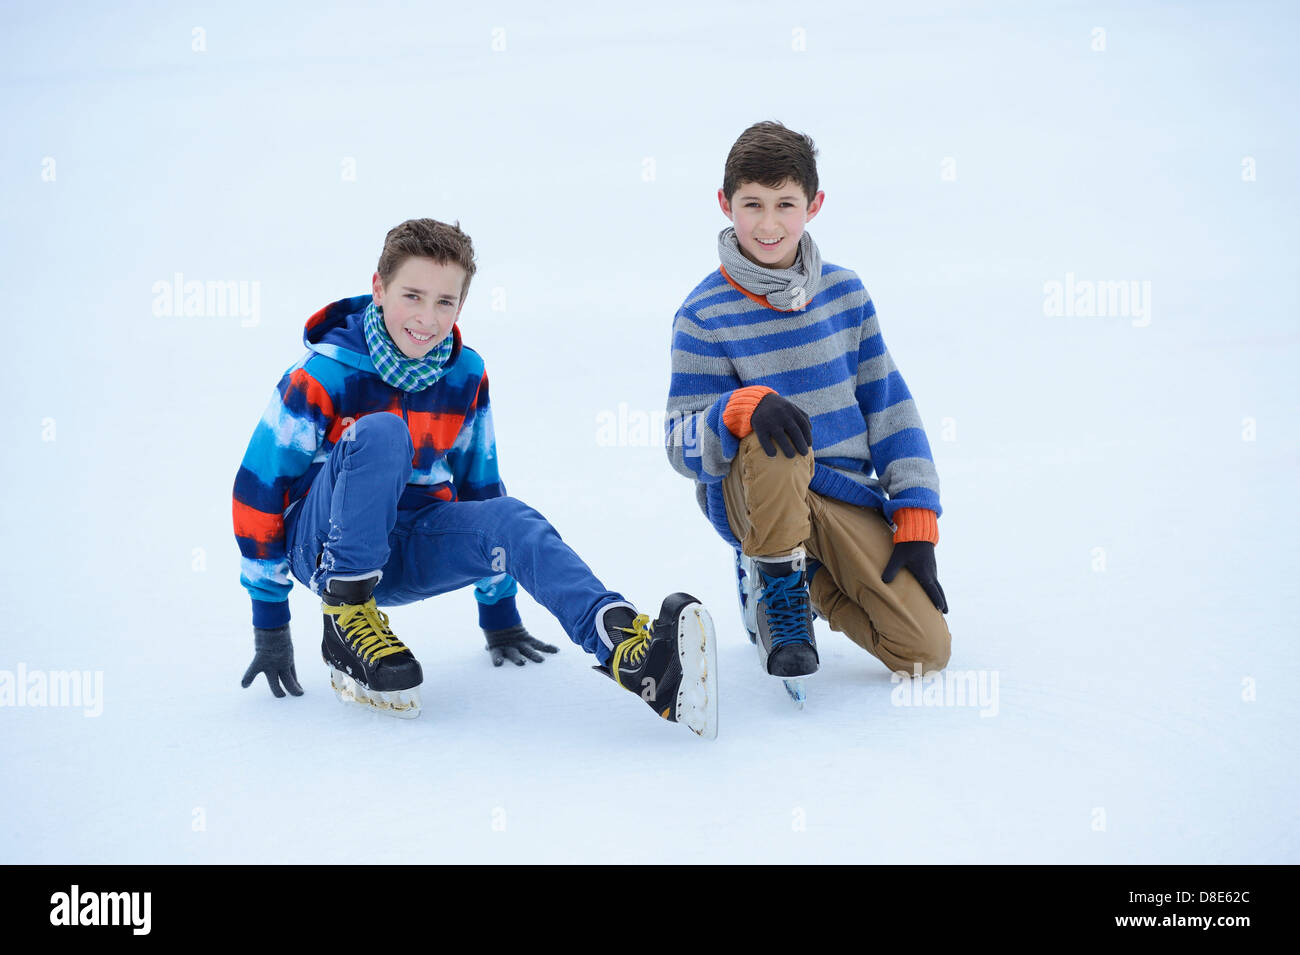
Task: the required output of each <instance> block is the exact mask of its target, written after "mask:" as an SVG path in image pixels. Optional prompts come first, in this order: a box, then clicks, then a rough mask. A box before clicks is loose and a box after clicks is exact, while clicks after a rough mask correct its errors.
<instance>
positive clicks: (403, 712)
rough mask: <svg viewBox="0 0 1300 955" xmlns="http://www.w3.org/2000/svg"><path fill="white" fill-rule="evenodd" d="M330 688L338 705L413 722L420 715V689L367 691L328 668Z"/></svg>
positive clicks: (340, 673) (344, 674)
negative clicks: (345, 704)
mask: <svg viewBox="0 0 1300 955" xmlns="http://www.w3.org/2000/svg"><path fill="white" fill-rule="evenodd" d="M329 671H330V686H331V687H333V689H334V695H335V696H337V697H338V698H339V702H340V703H349V704H351V705H353V706H360V707H362V708H364V709H367V710H370V711H371V712H374V713H383V714H384V715H385V716H395V717H397V718H398V719H401V720H413V719H415V718H416V717H417V716H419V715H420V688H419V687H418V686H415V687H412V688H411V689H409V690H384V691H377V690H368V689H366V688H365V687H364V686H362V685H361V684H360V683H358V682H357V681H356V680H354V679H352V677H350V676H348V675H347V674H346V673H344V672H342V671H341V670H336V669H334V667H330V668H329Z"/></svg>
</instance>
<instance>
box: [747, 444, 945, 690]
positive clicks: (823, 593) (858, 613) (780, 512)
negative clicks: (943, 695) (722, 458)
mask: <svg viewBox="0 0 1300 955" xmlns="http://www.w3.org/2000/svg"><path fill="white" fill-rule="evenodd" d="M812 475H813V456H812V455H811V454H804V455H800V456H798V457H794V458H787V457H786V456H785V454H784V453H782V452H781V451H779V450H778V451H777V453H776V456H775V457H768V456H767V452H765V451H764V450H763V447H762V445H760V444H759V443H758V438H757V437H755V436H754V435H753V434H750V435H749V436H747V437H746V438H744V439H743V440H742V441H741V442H740V450H739V451H738V452H737V453H736V458H735V460H734V461H732V464H731V470H730V472H728V474H727V476H726V478H724V479H723V482H722V494H723V499H724V500H725V501H726V504H727V520H728V523H730V525H731V532H732V533H733V534H735V535H736V539H737V540H739V541H740V543H741V549H742V550H743V551H744V553H745V554H746V556H749V557H776V556H780V555H782V554H788V553H790V552H791V551H792V550H794V549H795V548H796V547H803V548H804V549H805V550H806V551H807V552H808V554H809V556H810V557H815V558H816V559H817V560H818V561H820V562H821V564H822V567H821V569H820V570H818V571H817V573H816V574H815V575H814V576H813V579H812V582H811V584H810V586H809V596H810V597H811V599H812V606H813V609H814V610H815V611H817V613H818V614H819V615H820V616H821V617H823V618H825V619H826V620H827V621H829V623H830V625H831V629H832V630H835V631H838V632H839V633H842V634H844V635H845V636H847V637H848V638H849V639H850V640H852V641H853V642H854V643H856V644H857V645H858V646H860V647H862V649H864V650H866V651H867V652H868V653H870V654H872V655H873V656H875V657H876V658H877V659H879V660H880V662H881V663H883V664H885V666H887V667H888V668H889V669H890V670H903V671H905V672H906V673H908V674H909V675H910V674H912V673H913V664H916V663H919V664H920V665H921V672H922V673H929V672H930V671H932V670H941V669H943V668H944V667H945V666H946V665H947V664H948V657H949V656H950V655H951V652H952V635H951V634H950V633H949V632H948V624H947V622H946V621H945V620H944V619H943V614H942V613H940V612H939V611H938V610H937V609H936V608H935V606H934V604H932V603H931V602H930V598H929V597H927V596H926V595H925V591H923V590H922V589H921V585H920V584H919V583H917V582H916V578H915V577H913V576H912V573H911V571H907V570H903V571H899V573H898V576H897V577H895V578H894V580H893V583H889V584H885V583H882V582H881V580H880V575H881V573H882V572H883V571H884V569H885V564H886V563H887V562H888V561H889V555H890V553H891V552H892V551H893V548H894V535H893V532H892V531H891V530H890V528H889V524H888V523H887V522H886V521H885V518H884V516H883V515H881V514H880V512H879V511H876V510H874V509H871V508H865V507H858V506H856V505H853V504H846V503H844V502H843V501H837V500H835V499H834V498H830V497H825V496H823V495H821V494H818V493H816V492H815V491H810V490H809V489H808V484H809V482H810V481H811V480H812Z"/></svg>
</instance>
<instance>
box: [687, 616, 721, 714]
mask: <svg viewBox="0 0 1300 955" xmlns="http://www.w3.org/2000/svg"><path fill="white" fill-rule="evenodd" d="M677 634H678V640H677V657H678V662H680V664H681V667H682V682H681V685H680V686H679V687H678V689H677V722H678V723H684V724H685V725H686V727H687V728H688V729H689V730H690V731H691V732H692V733H694V734H695V735H697V736H702V737H704V738H705V739H717V738H718V648H717V642H716V640H715V638H714V632H713V618H712V617H710V616H709V612H708V611H707V610H705V609H704V605H703V604H699V603H693V604H688V605H687V606H686V607H684V608H683V609H682V612H681V615H680V616H679V617H678V618H677Z"/></svg>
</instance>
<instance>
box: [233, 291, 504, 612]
mask: <svg viewBox="0 0 1300 955" xmlns="http://www.w3.org/2000/svg"><path fill="white" fill-rule="evenodd" d="M370 298H371V297H370V295H369V294H366V295H358V296H355V297H353V298H345V299H341V300H340V301H337V302H334V303H332V304H330V305H326V306H325V307H324V308H322V309H321V310H320V311H318V312H317V313H316V314H315V315H313V316H312V317H311V318H309V319H308V320H307V326H306V328H305V329H304V331H303V342H304V344H306V346H307V348H308V349H309V351H308V352H307V354H305V355H304V356H303V357H302V358H301V359H300V360H299V361H298V362H297V363H296V364H294V365H293V367H291V368H290V369H289V370H288V371H286V372H285V373H284V376H283V377H282V378H281V379H280V382H279V384H278V385H276V389H275V394H274V395H272V396H271V401H270V403H269V404H268V405H267V408H266V411H265V412H263V414H262V420H261V421H260V422H259V423H258V425H257V428H256V429H255V430H254V432H253V437H252V440H250V441H249V443H248V450H247V451H246V452H245V453H244V460H243V462H242V463H241V464H240V466H239V471H238V473H237V474H236V475H235V487H234V524H235V538H236V540H237V541H238V543H239V550H240V553H241V554H242V560H241V563H240V582H241V583H242V584H243V585H244V587H245V588H246V589H247V591H248V594H249V596H250V597H251V598H252V601H253V625H254V626H256V627H277V626H280V625H282V624H284V623H288V621H289V604H288V600H289V591H290V590H291V589H292V587H293V580H292V578H291V576H290V572H289V561H288V555H287V549H286V545H285V524H284V519H285V517H286V516H287V515H288V513H289V512H290V511H291V510H292V509H293V507H294V506H295V505H297V504H298V502H299V501H301V500H302V499H303V498H304V497H306V495H307V492H308V491H309V490H310V489H311V485H312V481H313V480H314V479H315V477H316V474H317V472H319V471H320V469H321V468H322V467H323V466H324V464H325V462H326V460H327V459H328V458H329V454H330V450H331V449H332V448H333V447H334V445H335V444H337V443H338V441H339V438H340V436H341V435H342V434H343V431H344V430H345V429H346V428H347V427H348V425H350V424H351V423H352V422H354V421H356V420H357V419H358V418H361V417H364V416H365V415H369V414H379V413H384V412H386V413H389V414H395V415H400V416H401V417H402V418H403V420H405V421H406V423H407V425H408V427H409V428H410V431H411V441H412V443H413V444H414V446H415V456H414V458H413V459H412V461H411V468H412V473H411V476H410V478H409V480H408V483H407V486H406V490H405V491H404V492H403V493H402V496H401V498H400V500H399V501H398V505H397V506H398V510H399V511H404V510H414V509H418V508H421V507H423V506H425V505H427V504H430V503H432V502H434V501H458V500H459V501H478V500H485V499H488V498H494V497H500V496H502V495H504V494H505V487H504V485H503V484H502V482H501V478H500V476H499V475H498V474H497V453H496V441H495V438H494V435H493V430H492V412H491V406H490V404H489V402H488V379H487V374H486V372H485V370H484V367H483V359H482V358H481V357H479V355H478V353H477V352H475V351H474V349H472V348H467V347H464V346H463V345H462V344H461V337H460V329H459V327H457V326H455V325H453V326H452V336H453V346H452V352H451V356H450V357H449V358H448V359H447V364H448V366H449V367H448V370H447V372H446V373H445V374H444V375H443V377H442V378H441V379H440V380H439V381H438V382H437V384H435V385H433V386H432V387H430V388H427V389H425V390H424V391H419V392H414V393H407V392H405V391H401V390H399V389H397V388H394V387H392V386H391V385H389V384H387V383H386V382H385V381H384V380H383V379H382V378H380V377H379V373H378V372H377V371H376V370H375V366H374V363H373V362H372V361H371V360H370V351H369V348H368V347H367V346H366V338H365V331H364V328H363V326H362V316H363V315H364V313H365V309H366V304H367V303H368V302H369V301H370ZM504 580H505V582H508V584H507V586H509V588H510V591H509V592H510V593H513V583H514V582H513V581H512V580H510V579H509V578H505V579H504ZM502 596H504V591H503V593H502ZM481 602H482V601H481ZM511 606H512V607H513V600H511ZM502 609H504V608H502Z"/></svg>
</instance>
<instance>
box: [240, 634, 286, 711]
mask: <svg viewBox="0 0 1300 955" xmlns="http://www.w3.org/2000/svg"><path fill="white" fill-rule="evenodd" d="M253 649H254V650H255V651H256V652H255V653H254V654H253V662H252V663H250V664H249V665H248V671H247V672H246V673H245V674H244V679H243V680H241V681H240V683H239V685H240V686H242V687H243V688H244V689H248V688H249V687H250V686H252V684H253V681H254V680H255V679H257V675H258V674H259V673H265V674H266V682H267V683H268V684H269V685H270V687H271V692H272V693H274V694H275V695H276V697H277V698H278V697H282V696H284V690H282V689H280V683H281V682H283V683H284V689H285V690H288V691H289V692H290V693H292V694H293V695H294V696H302V687H301V686H300V685H299V684H298V674H297V673H296V672H295V671H294V669H293V641H292V640H290V639H289V625H288V624H287V623H286V624H285V625H284V626H283V627H276V628H275V629H274V630H263V629H262V628H261V627H254V628H253Z"/></svg>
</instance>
